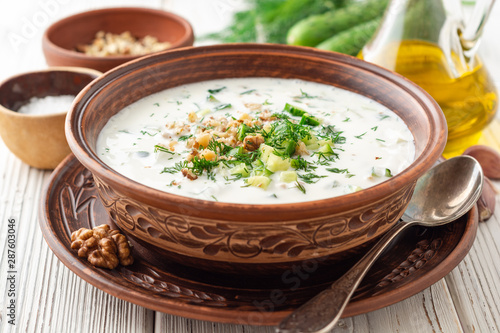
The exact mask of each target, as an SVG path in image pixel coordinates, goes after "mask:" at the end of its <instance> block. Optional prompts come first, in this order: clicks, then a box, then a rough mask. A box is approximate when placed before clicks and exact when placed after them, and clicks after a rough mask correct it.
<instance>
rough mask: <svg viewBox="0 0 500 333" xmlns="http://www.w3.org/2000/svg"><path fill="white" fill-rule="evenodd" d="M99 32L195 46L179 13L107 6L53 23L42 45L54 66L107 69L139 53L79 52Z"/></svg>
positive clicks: (48, 61)
mask: <svg viewBox="0 0 500 333" xmlns="http://www.w3.org/2000/svg"><path fill="white" fill-rule="evenodd" d="M98 31H105V32H110V33H115V34H120V33H122V32H125V31H130V32H131V33H132V35H133V36H135V37H137V38H142V37H144V36H147V35H149V36H153V37H156V38H158V40H159V41H160V42H170V43H171V46H170V48H171V49H174V48H179V47H184V46H192V45H193V42H194V36H193V29H192V27H191V25H190V24H189V22H188V21H186V20H185V19H184V18H182V17H180V16H177V15H175V14H172V13H169V12H166V11H163V10H156V9H149V8H131V7H125V8H105V9H98V10H92V11H87V12H83V13H79V14H76V15H73V16H69V17H66V18H64V19H62V20H60V21H57V22H55V23H53V24H52V25H51V26H49V27H48V28H47V30H46V31H45V33H44V35H43V38H42V48H43V53H44V55H45V59H46V61H47V64H48V65H50V66H79V67H87V68H93V69H96V70H98V71H101V72H105V71H107V70H109V69H111V68H113V67H116V66H118V65H120V64H123V63H125V62H127V61H130V60H132V59H136V58H138V57H139V56H131V55H130V56H129V55H123V56H106V57H98V56H90V55H86V54H84V53H82V52H78V51H76V46H77V45H79V44H90V43H91V42H92V40H93V39H94V37H95V34H96V33H97V32H98Z"/></svg>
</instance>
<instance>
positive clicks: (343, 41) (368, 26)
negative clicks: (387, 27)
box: [316, 18, 380, 56]
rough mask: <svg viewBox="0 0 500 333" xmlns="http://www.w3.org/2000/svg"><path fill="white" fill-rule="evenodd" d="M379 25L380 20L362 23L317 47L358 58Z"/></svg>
mask: <svg viewBox="0 0 500 333" xmlns="http://www.w3.org/2000/svg"><path fill="white" fill-rule="evenodd" d="M379 24H380V18H377V19H374V20H371V21H368V22H365V23H361V24H359V25H357V26H354V27H352V28H350V29H347V30H345V31H342V32H340V33H338V34H336V35H334V36H333V37H331V38H328V39H327V40H325V41H323V42H322V43H320V44H318V45H316V48H318V49H322V50H328V51H334V52H339V53H344V54H349V55H352V56H356V55H358V53H359V51H361V49H362V48H363V46H364V45H365V44H366V43H367V42H368V41H369V40H370V38H371V37H372V36H373V34H374V33H375V31H376V30H377V28H378V26H379Z"/></svg>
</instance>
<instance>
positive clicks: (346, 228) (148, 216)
mask: <svg viewBox="0 0 500 333" xmlns="http://www.w3.org/2000/svg"><path fill="white" fill-rule="evenodd" d="M233 77H281V78H297V79H303V80H308V81H314V82H319V83H323V84H329V85H334V86H337V87H340V88H344V89H347V90H350V91H353V92H356V93H358V94H361V95H364V96H367V97H369V98H372V99H374V100H376V101H378V102H380V103H382V104H383V105H385V106H386V107H388V108H389V109H391V110H393V111H394V112H396V113H397V114H398V115H399V116H400V117H401V118H402V119H403V120H404V121H405V122H406V124H407V125H408V127H409V129H410V130H411V132H412V133H413V135H414V137H415V145H416V158H415V161H414V162H413V163H412V164H411V165H410V166H409V167H408V168H407V169H406V170H404V171H403V172H401V173H400V174H398V175H396V176H395V177H392V178H391V179H390V180H388V181H386V182H383V183H381V184H379V185H376V186H374V187H371V188H368V189H364V190H362V191H359V192H355V193H352V194H348V195H344V196H340V197H334V198H330V199H325V200H318V201H311V202H303V203H297V204H295V203H294V204H270V205H252V204H231V203H223V202H213V201H204V200H199V199H191V198H187V197H183V196H177V195H174V194H169V193H166V192H162V191H159V190H155V189H152V188H149V187H147V186H144V185H141V184H139V183H137V182H135V181H133V180H130V179H128V178H126V177H124V176H122V175H120V174H119V173H117V172H116V171H114V170H113V169H111V168H110V167H108V166H107V165H106V164H104V163H103V162H102V161H101V160H100V159H99V156H98V155H97V154H96V140H97V136H98V135H99V132H100V131H101V129H102V128H103V126H104V125H105V124H106V122H107V121H108V120H109V118H110V117H111V116H113V115H114V114H116V113H117V112H119V111H120V110H121V109H123V108H124V107H125V106H127V105H129V104H130V103H132V102H135V101H137V100H139V99H141V98H143V97H145V96H148V95H150V94H153V93H155V92H158V91H161V90H164V89H168V88H171V87H175V86H178V85H182V84H186V83H192V82H199V81H204V80H211V79H217V78H233ZM66 133H67V137H68V141H69V144H70V148H71V149H72V151H73V152H74V154H75V155H76V157H77V158H78V159H79V160H80V162H81V163H82V164H83V165H84V166H85V167H87V168H88V169H89V170H90V171H91V172H92V174H93V176H94V180H95V182H96V185H97V188H98V191H99V195H100V198H101V200H102V202H103V204H104V206H105V207H106V209H107V210H108V212H109V214H110V216H111V218H112V219H113V220H114V222H115V223H116V224H117V225H118V226H119V228H120V229H121V230H122V231H123V232H124V233H125V234H127V235H128V236H129V237H132V238H134V239H135V240H137V241H139V242H142V243H144V244H146V245H147V246H148V248H150V249H155V250H156V251H157V252H158V253H160V255H161V256H163V257H164V258H166V259H172V260H176V261H178V262H180V263H183V264H186V265H191V266H195V267H199V268H200V267H201V268H205V269H208V270H218V271H222V272H235V273H252V274H256V273H257V274H265V273H275V272H277V271H281V272H283V271H285V270H288V269H292V270H293V269H294V267H305V266H304V265H306V266H307V265H308V266H307V267H309V268H310V267H316V266H317V265H319V264H320V263H328V264H334V263H335V262H337V261H338V260H340V259H345V258H346V257H347V256H353V255H357V254H359V253H360V252H362V251H363V248H364V247H366V246H368V245H369V244H370V243H371V242H373V241H374V240H375V239H376V238H378V237H379V236H380V235H382V234H383V233H384V232H386V231H387V229H388V228H390V227H391V226H392V225H393V224H394V223H396V222H397V221H398V220H399V218H400V216H401V215H402V213H403V211H404V210H405V208H406V206H407V204H408V201H409V200H410V197H411V196H412V193H413V189H414V186H415V182H416V180H417V179H418V178H419V177H420V176H421V175H422V174H423V173H425V172H426V171H427V170H428V169H430V168H431V167H432V165H433V164H434V163H435V162H436V160H437V159H438V158H439V157H440V155H441V153H442V151H443V149H444V145H445V143H446V133H447V127H446V121H445V118H444V116H443V114H442V112H441V110H440V108H439V106H438V105H437V103H436V102H435V101H434V100H433V99H432V98H431V97H430V96H429V95H428V94H427V93H425V92H424V91H423V90H422V89H421V88H419V87H418V86H416V85H415V84H413V83H412V82H410V81H409V80H407V79H405V78H403V77H402V76H400V75H398V74H395V73H393V72H389V71H387V70H385V69H383V68H381V67H378V66H375V65H372V64H369V63H367V62H364V61H362V60H359V59H356V58H353V57H349V56H345V55H342V54H337V53H332V52H326V51H320V50H315V49H312V48H301V47H292V46H285V45H263V44H232V45H230V44H226V45H215V46H206V47H196V48H189V49H182V50H177V51H171V52H165V53H161V54H156V55H151V56H148V57H145V58H141V59H138V60H135V61H133V62H130V63H128V64H126V65H123V66H120V67H118V68H116V69H114V70H112V71H109V72H108V73H105V74H104V75H103V76H102V77H100V78H99V79H97V80H96V81H94V82H93V83H92V84H91V85H89V86H88V87H87V88H86V89H84V91H82V93H80V95H79V96H78V97H77V99H76V103H75V104H74V107H73V109H72V110H71V111H70V113H69V115H68V118H67V123H66ZM297 265H298V266H297Z"/></svg>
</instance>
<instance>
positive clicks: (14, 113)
mask: <svg viewBox="0 0 500 333" xmlns="http://www.w3.org/2000/svg"><path fill="white" fill-rule="evenodd" d="M48 72H72V73H79V74H88V75H90V76H92V75H93V76H95V78H94V80H95V79H96V78H98V77H100V76H101V75H102V74H103V73H102V72H100V71H98V70H96V69H92V68H86V67H72V66H54V67H49V68H45V69H40V70H35V71H29V72H24V73H18V74H15V75H12V76H9V77H7V78H5V79H4V80H2V81H0V89H1V88H2V87H3V86H4V85H5V84H6V83H7V82H9V81H14V80H17V79H19V78H21V77H23V76H29V75H33V74H41V73H48ZM77 95H78V94H76V95H75V98H76V96H77ZM54 96H62V95H54ZM32 97H35V96H32ZM0 112H2V113H4V114H6V115H8V116H10V117H18V118H26V119H28V118H33V119H42V118H52V117H54V118H55V117H60V116H64V117H66V115H67V114H68V112H69V109H68V110H64V111H59V112H50V113H43V114H28V113H19V112H18V110H12V109H9V108H8V107H6V106H4V105H3V104H0Z"/></svg>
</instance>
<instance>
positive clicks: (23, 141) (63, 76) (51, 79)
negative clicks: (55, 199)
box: [0, 67, 102, 169]
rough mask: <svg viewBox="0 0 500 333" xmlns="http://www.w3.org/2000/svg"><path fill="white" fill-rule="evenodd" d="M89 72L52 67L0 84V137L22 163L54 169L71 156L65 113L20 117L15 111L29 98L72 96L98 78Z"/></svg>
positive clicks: (90, 70)
mask: <svg viewBox="0 0 500 333" xmlns="http://www.w3.org/2000/svg"><path fill="white" fill-rule="evenodd" d="M101 74H102V73H101V72H98V71H96V70H93V69H87V68H72V67H54V68H51V69H47V70H41V71H36V72H29V73H23V74H19V75H16V76H13V77H10V78H8V79H6V80H5V81H3V82H2V83H0V135H1V137H2V140H3V141H4V143H5V145H6V146H7V147H8V148H9V149H10V151H12V153H14V155H16V156H17V157H18V158H19V159H21V160H22V161H23V162H25V163H27V164H29V165H31V166H33V167H35V168H40V169H54V168H55V167H56V166H57V165H58V164H59V162H61V161H62V160H63V159H64V157H66V156H67V155H68V154H70V153H71V150H70V149H69V147H68V143H67V142H66V137H65V134H64V121H65V118H66V114H67V111H68V110H59V109H55V110H50V112H49V113H47V114H45V113H44V114H24V113H18V112H17V110H19V108H20V107H21V106H23V105H25V104H27V103H28V102H29V101H30V99H31V98H32V97H38V98H42V97H46V96H59V95H73V96H76V95H77V94H78V93H79V92H80V91H81V90H82V89H83V88H84V87H85V86H86V85H87V84H89V83H90V82H91V81H92V80H94V79H95V78H97V77H98V76H99V75H101Z"/></svg>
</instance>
